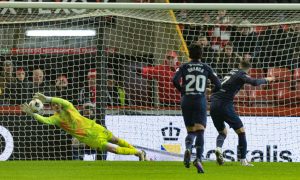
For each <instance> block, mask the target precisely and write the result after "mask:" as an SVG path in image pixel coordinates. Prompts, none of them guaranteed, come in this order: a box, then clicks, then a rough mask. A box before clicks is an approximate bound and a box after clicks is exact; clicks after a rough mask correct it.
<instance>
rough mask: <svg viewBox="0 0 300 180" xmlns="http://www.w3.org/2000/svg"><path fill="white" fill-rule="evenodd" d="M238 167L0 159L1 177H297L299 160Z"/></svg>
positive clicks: (299, 176) (12, 179)
mask: <svg viewBox="0 0 300 180" xmlns="http://www.w3.org/2000/svg"><path fill="white" fill-rule="evenodd" d="M254 165H255V166H254V167H242V166H240V164H239V163H237V162H232V163H226V164H225V165H224V166H218V165H217V164H216V163H215V162H204V168H205V174H197V173H196V169H195V168H194V167H193V166H191V168H189V169H186V168H184V166H183V163H182V162H154V161H153V162H112V161H96V162H84V161H4V162H0V179H1V180H6V179H7V180H15V179H16V180H18V179H20V180H26V179H39V180H46V179H51V180H57V179H58V180H59V179H62V180H67V179H72V180H75V179H80V180H90V179H99V180H108V179H114V180H123V179H130V180H132V179H149V180H156V179H164V180H173V179H180V180H186V179H194V180H195V179H214V180H217V179H230V180H233V179H239V180H240V179H242V180H245V179H251V180H258V179H264V180H274V179H284V180H286V179H297V180H299V179H300V163H254Z"/></svg>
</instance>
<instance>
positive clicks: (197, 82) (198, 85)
mask: <svg viewBox="0 0 300 180" xmlns="http://www.w3.org/2000/svg"><path fill="white" fill-rule="evenodd" d="M185 80H186V81H189V80H190V81H189V83H188V84H187V85H186V86H185V91H186V92H193V91H195V89H196V91H198V92H204V91H205V87H206V77H205V76H204V75H197V76H195V75H187V76H186V77H185Z"/></svg>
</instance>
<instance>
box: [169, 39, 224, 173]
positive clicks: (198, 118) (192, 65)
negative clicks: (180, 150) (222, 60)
mask: <svg viewBox="0 0 300 180" xmlns="http://www.w3.org/2000/svg"><path fill="white" fill-rule="evenodd" d="M189 53H190V58H191V61H190V62H189V63H185V64H183V65H181V66H180V67H179V69H177V72H176V74H175V75H174V77H173V83H174V86H175V87H176V89H178V90H179V91H180V92H181V109H182V115H183V119H184V123H185V126H186V129H187V134H188V135H187V137H186V139H185V144H186V151H185V153H184V165H185V167H187V168H189V167H190V159H191V152H192V146H193V142H194V139H195V138H196V141H195V148H196V159H195V161H194V162H193V164H194V166H195V167H196V168H197V170H198V173H204V170H203V167H202V164H201V158H202V154H203V145H204V130H205V127H206V119H207V114H206V96H205V90H206V83H207V80H208V79H210V80H211V82H212V83H213V84H214V85H215V88H214V90H218V89H219V88H220V87H221V83H220V81H219V79H218V77H217V75H216V74H215V73H214V72H213V70H212V69H211V68H210V67H209V66H208V65H206V64H204V63H201V62H200V59H201V55H202V49H201V47H200V46H199V45H197V44H191V45H190V46H189ZM181 80H182V83H181V84H180V82H181Z"/></svg>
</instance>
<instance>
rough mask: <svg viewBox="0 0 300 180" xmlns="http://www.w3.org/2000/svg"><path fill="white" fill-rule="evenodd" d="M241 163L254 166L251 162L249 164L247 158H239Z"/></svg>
mask: <svg viewBox="0 0 300 180" xmlns="http://www.w3.org/2000/svg"><path fill="white" fill-rule="evenodd" d="M241 165H242V166H254V165H253V164H250V163H249V162H248V161H247V159H241Z"/></svg>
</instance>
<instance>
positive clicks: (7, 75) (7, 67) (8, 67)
mask: <svg viewBox="0 0 300 180" xmlns="http://www.w3.org/2000/svg"><path fill="white" fill-rule="evenodd" d="M13 71H14V67H13V63H12V61H10V60H5V61H4V62H3V66H2V71H1V74H0V99H1V101H2V102H1V103H2V104H6V103H7V102H5V100H4V92H5V88H6V87H7V85H10V84H11V83H15V81H16V79H15V77H14V74H13Z"/></svg>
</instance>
